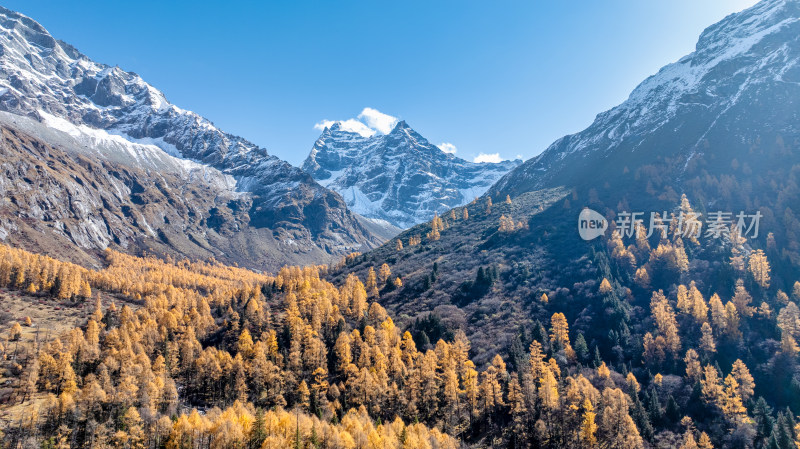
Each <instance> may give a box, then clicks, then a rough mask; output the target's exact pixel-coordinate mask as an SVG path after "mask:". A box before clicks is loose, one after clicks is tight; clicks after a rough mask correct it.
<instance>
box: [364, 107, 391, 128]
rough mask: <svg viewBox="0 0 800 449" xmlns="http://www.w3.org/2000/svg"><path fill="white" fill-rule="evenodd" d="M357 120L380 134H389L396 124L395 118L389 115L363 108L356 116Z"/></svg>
mask: <svg viewBox="0 0 800 449" xmlns="http://www.w3.org/2000/svg"><path fill="white" fill-rule="evenodd" d="M358 118H359V119H361V120H362V121H363V122H364V123H366V124H367V126H369V127H370V128H372V129H374V130H376V131H378V132H379V133H381V134H389V133H390V132H392V129H394V127H395V125H397V122H398V120H397V117H392V116H391V115H388V114H384V113H383V112H381V111H379V110H377V109H372V108H364V110H363V111H361V114H358Z"/></svg>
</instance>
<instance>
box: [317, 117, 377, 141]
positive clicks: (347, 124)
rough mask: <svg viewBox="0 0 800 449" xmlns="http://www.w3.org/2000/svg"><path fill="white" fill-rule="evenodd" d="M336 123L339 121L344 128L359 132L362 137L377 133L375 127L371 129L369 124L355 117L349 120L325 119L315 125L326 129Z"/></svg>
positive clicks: (320, 128)
mask: <svg viewBox="0 0 800 449" xmlns="http://www.w3.org/2000/svg"><path fill="white" fill-rule="evenodd" d="M335 123H338V124H339V126H340V127H341V128H342V130H344V131H348V132H351V133H356V134H359V135H360V136H361V137H372V136H374V135H375V130H374V129H371V128H370V127H368V126H367V125H365V124H363V123H361V122H359V121H358V120H356V119H354V118H351V119H347V120H323V121H321V122H319V123H317V124H316V125H314V129H318V130H320V131H324V130H325V128H330V127H331V126H333V125H334V124H335Z"/></svg>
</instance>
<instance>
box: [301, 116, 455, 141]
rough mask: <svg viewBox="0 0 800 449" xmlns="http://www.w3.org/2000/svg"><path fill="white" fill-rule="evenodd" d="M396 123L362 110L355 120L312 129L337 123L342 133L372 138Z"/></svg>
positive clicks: (389, 130) (336, 121)
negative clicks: (346, 132)
mask: <svg viewBox="0 0 800 449" xmlns="http://www.w3.org/2000/svg"><path fill="white" fill-rule="evenodd" d="M397 122H399V120H398V118H397V117H392V116H391V115H388V114H384V113H383V112H381V111H379V110H377V109H373V108H364V110H363V111H361V113H360V114H358V117H357V118H349V119H347V120H322V121H321V122H319V123H317V124H315V125H314V129H317V130H319V131H324V130H325V128H330V127H331V126H333V125H334V124H335V123H338V124H339V126H340V127H341V128H342V130H344V131H348V132H351V133H357V134H359V135H360V136H361V137H372V136H374V135H375V134H377V133H380V134H389V133H390V132H392V129H394V127H395V126H396V125H397ZM454 148H455V147H454Z"/></svg>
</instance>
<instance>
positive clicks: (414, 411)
mask: <svg viewBox="0 0 800 449" xmlns="http://www.w3.org/2000/svg"><path fill="white" fill-rule="evenodd" d="M507 206H508V205H507ZM493 207H496V206H493ZM679 210H684V211H690V210H691V205H690V204H689V203H688V201H683V203H682V204H681V205H680V206H679ZM466 215H467V214H464V215H462V217H460V219H461V220H469V217H467V216H466ZM432 226H433V228H435V229H433V228H432V229H431V231H430V233H429V234H428V235H425V236H421V237H419V238H418V240H419V241H426V240H429V239H436V238H442V237H441V236H442V235H443V234H444V233H446V232H447V229H446V227H445V225H444V223H443V221H441V220H440V219H439V220H434V222H433V225H432ZM501 226H503V232H510V233H513V232H519V231H521V230H522V227H524V224H521V223H518V222H513V221H512V220H505V221H503V222H502V223H501ZM734 231H735V230H734ZM437 232H438V233H439V236H438V237H437V235H436V233H437ZM680 232H681V229H680V227H679V226H678V225H676V224H673V225H672V226H671V228H670V231H669V233H667V234H665V235H654V236H651V239H655V240H654V242H653V244H651V243H650V241H649V240H648V239H647V238H645V237H644V236H643V235H642V234H639V238H638V239H637V240H636V242H635V243H634V244H631V245H629V246H627V247H626V246H625V245H624V243H621V238H620V237H619V233H618V232H617V233H614V234H612V237H611V238H609V239H608V240H607V241H606V242H603V244H600V245H598V246H597V247H596V248H597V249H598V252H597V253H596V255H595V263H596V264H598V266H599V267H600V272H601V273H605V276H604V277H603V278H601V280H599V281H598V282H596V283H592V282H587V283H586V285H585V286H584V289H585V292H586V295H585V297H584V298H582V299H581V301H588V302H593V303H594V305H593V306H591V307H593V308H594V309H593V310H596V313H597V314H598V315H597V316H596V319H597V320H598V321H597V322H596V324H595V323H593V324H592V325H591V326H587V324H586V323H582V322H581V319H575V318H574V317H570V318H568V316H569V315H571V313H570V310H569V309H572V307H567V304H566V303H561V304H559V302H560V301H564V299H563V298H559V296H558V295H552V297H551V298H549V297H548V295H546V294H544V295H541V296H539V297H537V298H536V301H537V302H538V303H539V304H541V305H542V306H543V307H544V308H545V310H555V309H562V310H563V312H554V313H552V314H550V315H549V316H548V317H547V320H544V321H540V322H538V323H536V325H535V326H534V327H532V328H530V329H523V331H522V332H521V333H520V334H519V335H518V338H517V340H516V341H515V344H514V345H513V346H512V348H511V351H510V352H509V353H507V354H497V355H495V356H494V357H493V359H492V360H491V361H489V362H488V363H485V364H481V366H477V367H476V365H475V364H474V363H473V362H472V361H471V360H470V352H471V346H470V342H469V341H468V339H467V338H466V336H465V335H464V334H463V333H462V332H455V333H454V334H453V335H443V337H444V338H443V339H440V340H438V341H431V340H427V341H422V342H420V343H421V344H418V343H417V342H415V338H414V336H412V333H411V332H404V331H403V330H402V329H400V328H398V327H397V325H395V322H394V321H393V320H392V318H391V317H389V316H388V314H387V312H386V311H385V310H384V308H383V307H382V306H381V305H379V301H380V300H381V296H382V295H384V294H386V293H388V292H391V291H393V290H397V289H402V288H404V285H403V281H402V279H401V278H400V277H398V276H397V275H396V273H392V272H391V269H390V268H389V267H388V265H385V266H375V267H373V268H372V269H370V270H368V271H367V274H366V275H365V276H364V277H363V278H358V277H357V276H355V275H353V274H351V275H349V276H347V277H346V278H345V280H344V282H342V283H341V285H340V286H338V287H337V286H335V285H333V284H331V283H329V282H327V281H325V280H324V279H323V278H322V276H325V275H326V274H327V271H328V268H326V267H305V268H297V267H295V268H285V269H283V270H281V272H280V273H279V274H278V275H276V276H274V277H273V276H266V275H262V274H258V273H254V272H251V271H247V270H244V269H240V268H234V267H225V266H222V265H220V264H218V263H216V262H214V261H210V262H206V263H200V262H194V263H193V262H188V261H161V260H158V259H155V258H135V257H132V256H128V255H124V254H121V253H116V252H112V251H108V252H107V253H106V264H107V266H106V267H105V268H103V269H102V270H98V271H94V270H87V269H84V268H81V267H79V266H76V265H72V264H69V263H62V262H59V261H57V260H55V259H51V258H48V257H46V256H40V255H34V254H30V253H27V252H24V251H21V250H17V249H14V248H10V247H6V246H3V247H0V284H1V285H2V286H3V287H5V288H8V289H11V290H12V291H22V292H25V293H26V294H27V295H29V296H30V297H31V298H38V299H39V300H41V301H55V300H62V301H75V302H81V301H83V302H89V303H90V304H93V312H92V314H91V316H90V317H89V318H88V319H87V320H86V322H85V323H84V324H82V325H81V326H80V327H77V328H74V329H72V330H71V331H68V332H65V333H64V334H63V335H60V336H59V337H58V338H53V339H50V340H49V341H37V342H34V341H31V340H30V339H26V338H23V337H22V335H23V332H22V331H23V327H22V326H26V325H27V326H35V325H36V323H32V322H26V321H28V320H24V319H23V318H21V317H20V318H19V321H14V322H10V323H7V324H6V326H7V328H8V331H7V334H6V337H5V340H4V341H3V346H2V351H3V358H4V362H3V368H4V370H5V374H4V376H6V379H7V384H11V385H13V393H12V394H11V395H10V396H9V397H8V398H7V399H6V401H7V403H6V404H5V405H3V406H2V410H3V411H4V413H5V415H4V416H5V418H4V419H5V423H6V424H5V426H4V429H3V432H4V437H3V441H4V442H5V444H6V446H7V447H37V446H40V445H41V446H42V447H126V448H127V447H131V448H144V447H152V448H157V447H170V448H172V447H175V448H178V447H186V448H188V447H220V448H221V447H332V448H335V447H343V448H348V447H353V448H355V447H365V448H366V447H370V448H382V447H414V448H416V447H420V448H427V447H460V446H461V445H466V446H475V447H512V448H519V447H619V448H635V447H642V446H655V447H677V446H681V447H686V448H689V447H748V446H750V445H755V446H756V447H779V448H789V447H792V445H794V444H795V443H794V441H795V439H796V437H797V436H796V430H795V425H794V420H795V413H796V412H795V411H793V410H792V409H791V408H787V406H788V405H792V404H796V403H797V399H796V398H797V396H796V395H797V394H798V393H800V388H798V387H797V385H799V383H798V381H797V380H796V375H795V372H796V363H797V354H798V344H797V339H798V338H800V310H798V307H797V305H796V302H795V301H797V300H798V299H800V284H796V287H795V288H794V289H792V290H791V291H786V292H785V291H783V290H779V289H776V288H774V287H773V286H772V284H771V279H770V274H771V270H770V266H769V260H768V258H767V257H766V256H765V255H764V253H763V252H762V251H751V252H742V253H739V252H738V251H746V250H747V248H746V247H745V246H744V242H743V241H742V240H743V239H741V238H740V237H737V235H736V233H735V232H734V233H733V234H731V235H732V237H731V238H730V239H729V240H728V241H727V242H728V243H727V244H728V245H729V246H730V250H731V251H732V253H731V254H734V256H733V257H732V258H730V259H728V260H729V261H727V262H724V264H726V265H729V268H727V269H729V270H731V272H733V273H735V274H736V276H737V277H739V278H741V279H742V281H741V282H737V283H736V284H735V285H733V286H731V287H730V291H731V292H732V294H731V293H730V292H729V291H721V292H720V294H719V295H718V294H711V295H707V294H704V293H703V292H701V291H700V290H699V288H698V284H697V283H695V282H688V283H686V284H683V283H677V284H664V283H665V282H668V281H667V280H669V281H673V280H678V279H680V276H681V273H686V272H687V270H688V269H689V267H690V266H692V265H696V264H698V263H702V262H703V260H704V259H703V258H702V254H705V253H704V251H711V250H712V248H710V247H706V246H705V245H704V244H703V243H701V242H700V241H698V242H697V243H695V242H684V241H683V240H682V239H681V237H680ZM407 243H408V242H406V244H404V246H403V248H402V249H400V248H399V246H400V245H397V248H398V249H397V250H398V251H404V250H406V248H411V249H413V248H414V247H415V246H416V245H418V244H421V243H417V241H412V242H410V243H411V245H408V244H407ZM740 254H741V255H740ZM745 254H746V257H745ZM607 255H608V256H607ZM737 255H738V256H737ZM637 256H638V258H639V259H638V260H640V261H641V262H640V266H639V267H638V268H636V269H634V267H633V266H631V265H630V261H631V260H633V259H635V258H636V257H637ZM358 257H359V256H353V257H351V258H349V260H345V261H343V262H342V263H343V264H345V265H346V264H348V263H353V262H354V260H355V259H356V258H358ZM723 260H724V259H723ZM623 273H629V274H628V275H625V274H623ZM631 273H632V274H631ZM482 276H483V277H482V279H486V282H490V283H491V282H492V279H494V278H495V277H496V274H494V270H491V269H489V270H484V273H483V275H482ZM629 278H630V279H635V282H633V283H630V284H627V283H625V282H626V280H627V279H629ZM664 285H674V288H669V289H664V287H663V286H664ZM656 288H658V289H656ZM643 296H647V297H648V298H649V301H647V304H646V306H644V307H643V306H641V305H640V304H639V303H638V302H637V301H635V299H634V298H637V297H643ZM112 298H113V299H115V300H117V301H119V300H124V301H126V302H127V303H130V304H132V305H128V304H127V303H126V304H125V305H123V306H121V307H118V306H117V305H116V304H117V302H115V301H112ZM564 312H566V315H565V313H564ZM587 319H589V317H587ZM601 320H602V324H599V323H600V321H601ZM570 321H571V322H576V323H578V325H577V326H572V329H571V328H570V325H569V322H570ZM417 325H420V323H417ZM576 329H577V330H576ZM587 329H592V331H591V334H589V333H588V332H587ZM412 330H413V329H412ZM603 333H606V335H605V336H604V337H601V336H600V335H601V334H603ZM28 335H30V334H29V333H28ZM640 337H641V338H640Z"/></svg>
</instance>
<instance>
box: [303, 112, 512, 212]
mask: <svg viewBox="0 0 800 449" xmlns="http://www.w3.org/2000/svg"><path fill="white" fill-rule="evenodd" d="M383 130H384V131H387V132H386V133H382V132H380V131H379V130H376V129H371V128H368V127H367V126H366V125H364V124H363V123H360V122H356V121H353V119H351V120H348V121H338V122H332V123H328V124H327V126H325V127H324V128H323V130H322V134H321V135H320V137H319V139H317V141H316V142H315V143H314V146H313V148H312V149H311V153H310V154H309V156H308V158H307V159H306V160H305V162H304V163H303V169H304V170H305V171H306V172H308V173H310V174H311V175H312V176H313V177H314V179H316V180H317V181H318V182H320V183H321V184H322V185H324V186H326V187H328V188H330V189H333V190H335V191H337V192H339V193H340V194H342V196H343V197H344V198H345V201H346V202H347V205H348V207H349V208H350V209H351V210H353V211H355V212H357V213H359V214H361V215H363V216H365V217H369V218H374V219H379V220H385V221H388V222H389V223H391V224H393V225H395V226H398V227H400V228H408V227H411V226H413V225H415V224H418V223H421V222H424V221H427V220H429V219H431V218H432V217H433V215H434V214H436V213H440V214H441V213H443V212H445V211H447V210H449V209H451V208H453V207H457V206H461V205H463V204H466V203H468V202H469V201H472V200H473V199H474V198H475V197H478V196H481V195H483V193H484V192H486V190H487V189H488V188H489V187H490V186H491V185H492V184H494V182H495V181H497V180H498V179H499V178H500V177H501V176H503V175H504V174H505V173H507V172H508V171H509V170H511V169H512V168H513V167H516V166H517V165H518V164H519V163H520V162H519V161H503V162H499V163H475V162H469V161H466V160H464V159H461V158H459V157H457V156H455V155H454V154H450V153H446V152H444V151H443V150H442V149H441V148H439V147H438V146H436V145H433V144H431V143H430V142H429V141H428V140H427V139H426V138H425V137H423V136H422V135H420V134H419V133H418V132H417V131H415V130H414V129H413V128H411V127H410V126H409V125H408V123H406V122H405V121H404V120H397V121H396V122H394V124H393V126H391V127H390V128H388V127H385V126H384V127H383Z"/></svg>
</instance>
